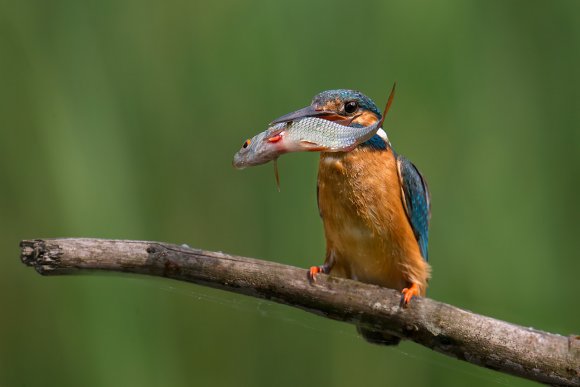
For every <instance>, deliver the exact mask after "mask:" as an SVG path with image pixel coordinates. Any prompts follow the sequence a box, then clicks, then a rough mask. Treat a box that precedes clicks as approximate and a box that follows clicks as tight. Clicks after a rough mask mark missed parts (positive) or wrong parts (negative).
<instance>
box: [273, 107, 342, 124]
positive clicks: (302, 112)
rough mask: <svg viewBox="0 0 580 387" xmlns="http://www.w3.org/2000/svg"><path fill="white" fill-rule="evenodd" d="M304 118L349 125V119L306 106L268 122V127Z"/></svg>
mask: <svg viewBox="0 0 580 387" xmlns="http://www.w3.org/2000/svg"><path fill="white" fill-rule="evenodd" d="M306 117H318V118H322V119H325V120H328V121H335V122H337V123H339V124H341V125H349V124H350V121H351V119H349V118H348V117H345V116H342V115H340V114H337V113H335V112H332V111H328V110H322V109H316V108H315V107H314V106H307V107H305V108H302V109H299V110H296V111H295V112H292V113H288V114H285V115H283V116H282V117H278V118H277V119H275V120H274V121H272V122H270V125H274V124H278V123H280V122H288V121H296V120H299V119H301V118H306Z"/></svg>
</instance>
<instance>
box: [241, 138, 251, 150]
mask: <svg viewBox="0 0 580 387" xmlns="http://www.w3.org/2000/svg"><path fill="white" fill-rule="evenodd" d="M251 142H252V141H250V139H249V138H248V139H247V140H246V142H244V144H243V145H242V148H244V149H246V148H247V147H248V145H250V143H251Z"/></svg>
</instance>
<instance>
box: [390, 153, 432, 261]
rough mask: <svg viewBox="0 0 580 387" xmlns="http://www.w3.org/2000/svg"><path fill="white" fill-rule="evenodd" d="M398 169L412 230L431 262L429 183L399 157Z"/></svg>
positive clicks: (405, 160)
mask: <svg viewBox="0 0 580 387" xmlns="http://www.w3.org/2000/svg"><path fill="white" fill-rule="evenodd" d="M397 169H398V172H399V180H400V182H401V195H402V199H403V207H404V208H405V212H406V213H407V217H408V218H409V223H411V228H412V229H413V233H414V234H415V238H417V242H418V243H419V248H420V250H421V255H422V256H423V258H424V259H425V261H428V260H429V254H428V251H427V245H428V243H429V219H430V218H431V198H430V195H429V188H428V187H427V182H426V181H425V179H424V178H423V176H422V175H421V173H420V172H419V170H418V169H417V167H415V166H414V165H413V163H411V162H410V161H409V160H407V159H406V158H404V157H403V156H401V155H397Z"/></svg>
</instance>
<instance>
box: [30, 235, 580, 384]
mask: <svg viewBox="0 0 580 387" xmlns="http://www.w3.org/2000/svg"><path fill="white" fill-rule="evenodd" d="M20 247H21V259H22V261H23V262H24V263H25V264H26V265H28V266H33V267H34V268H35V269H36V270H37V271H38V272H39V273H40V274H43V275H53V274H69V273H70V274H73V273H77V272H79V271H85V270H108V271H117V272H127V273H139V274H148V275H153V276H160V277H167V278H173V279H176V280H181V281H188V282H193V283H196V284H201V285H206V286H211V287H214V288H219V289H224V290H228V291H232V292H235V293H241V294H245V295H248V296H253V297H259V298H265V299H268V300H272V301H276V302H279V303H283V304H287V305H291V306H294V307H297V308H300V309H303V310H306V311H309V312H312V313H316V314H318V315H322V316H325V317H328V318H331V319H335V320H340V321H345V322H349V323H354V324H359V325H363V326H366V327H369V328H373V329H379V330H384V331H387V332H389V333H391V334H395V335H397V336H400V337H402V338H404V339H408V340H412V341H414V342H416V343H418V344H421V345H424V346H426V347H428V348H431V349H433V350H435V351H438V352H441V353H444V354H446V355H449V356H453V357H456V358H458V359H460V360H465V361H468V362H470V363H473V364H477V365H479V366H482V367H487V368H491V369H494V370H497V371H500V372H505V373H509V374H512V375H517V376H521V377H524V378H528V379H531V380H535V381H539V382H543V383H548V384H553V385H563V386H574V385H575V386H578V385H580V336H576V335H572V336H568V337H565V336H560V335H557V334H552V333H547V332H542V331H539V330H535V329H531V328H525V327H521V326H518V325H514V324H510V323H507V322H504V321H500V320H496V319H493V318H490V317H486V316H481V315H478V314H475V313H472V312H468V311H465V310H462V309H459V308H456V307H454V306H451V305H447V304H444V303H441V302H437V301H433V300H430V299H427V298H418V299H414V300H413V301H412V302H411V304H410V306H409V307H408V308H405V309H402V308H401V307H400V306H399V301H400V297H401V294H400V293H399V292H397V291H395V290H391V289H386V288H381V287H379V286H374V285H369V284H364V283H360V282H357V281H351V280H346V279H340V278H335V277H331V276H326V275H319V276H318V277H317V281H316V282H315V283H310V282H309V281H308V280H307V276H306V271H305V270H304V269H299V268H296V267H292V266H287V265H282V264H278V263H274V262H268V261H261V260H257V259H251V258H244V257H238V256H234V255H228V254H223V253H218V252H211V251H204V250H197V249H191V248H188V247H182V246H177V245H172V244H167V243H158V242H142V241H126V240H102V239H45V240H25V241H22V242H21V243H20Z"/></svg>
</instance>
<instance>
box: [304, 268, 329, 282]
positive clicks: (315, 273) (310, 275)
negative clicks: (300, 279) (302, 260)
mask: <svg viewBox="0 0 580 387" xmlns="http://www.w3.org/2000/svg"><path fill="white" fill-rule="evenodd" d="M320 273H323V274H326V271H325V270H324V266H311V267H310V270H308V280H309V281H310V282H314V281H316V276H318V274H320Z"/></svg>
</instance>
